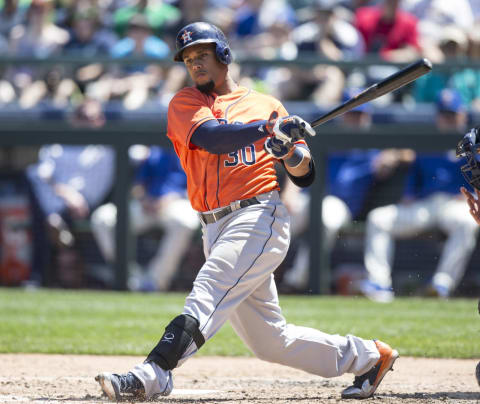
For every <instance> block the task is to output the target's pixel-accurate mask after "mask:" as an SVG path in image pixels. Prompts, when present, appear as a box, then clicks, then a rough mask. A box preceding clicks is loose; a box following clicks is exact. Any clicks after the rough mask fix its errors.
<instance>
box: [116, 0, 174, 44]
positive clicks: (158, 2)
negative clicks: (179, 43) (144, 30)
mask: <svg viewBox="0 0 480 404" xmlns="http://www.w3.org/2000/svg"><path fill="white" fill-rule="evenodd" d="M168 3H169V2H166V1H163V0H129V1H126V2H124V5H123V6H120V7H119V8H118V9H117V10H116V11H115V13H114V15H113V23H114V26H115V30H116V32H117V34H118V35H119V36H121V37H123V36H125V35H126V34H127V31H128V29H129V25H130V21H131V19H132V17H133V16H135V15H137V14H141V15H143V16H144V17H145V19H146V24H147V25H148V27H149V28H150V29H151V31H152V33H153V34H155V35H162V34H164V32H165V31H168V30H169V27H171V26H173V25H175V24H176V23H177V22H178V20H179V19H180V18H181V14H180V11H179V10H178V8H176V7H174V6H172V5H171V4H168ZM174 43H175V42H171V43H170V46H171V45H173V44H174Z"/></svg>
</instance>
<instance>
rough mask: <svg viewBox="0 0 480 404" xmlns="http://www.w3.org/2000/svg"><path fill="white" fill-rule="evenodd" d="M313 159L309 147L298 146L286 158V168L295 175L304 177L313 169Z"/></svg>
mask: <svg viewBox="0 0 480 404" xmlns="http://www.w3.org/2000/svg"><path fill="white" fill-rule="evenodd" d="M311 160H312V156H311V155H310V152H309V151H308V149H306V148H303V147H299V146H297V147H295V149H294V150H293V152H292V154H291V155H290V156H289V157H287V158H285V159H284V162H285V169H286V170H287V171H288V172H289V173H290V174H291V175H293V176H294V177H303V176H305V175H307V174H308V173H309V172H310V170H311V167H310V162H311Z"/></svg>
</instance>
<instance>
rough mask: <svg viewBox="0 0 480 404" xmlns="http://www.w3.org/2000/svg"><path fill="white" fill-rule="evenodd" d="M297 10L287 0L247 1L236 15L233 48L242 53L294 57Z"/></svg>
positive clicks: (257, 55) (263, 56)
mask: <svg viewBox="0 0 480 404" xmlns="http://www.w3.org/2000/svg"><path fill="white" fill-rule="evenodd" d="M295 25H296V15H295V11H294V9H293V8H292V7H291V6H290V5H289V4H288V2H287V1H285V0H246V1H245V2H244V3H243V4H242V6H241V7H240V8H239V9H238V10H237V12H236V13H235V15H234V21H233V26H232V30H233V32H232V35H231V37H232V39H231V42H232V44H234V45H232V47H233V48H235V49H236V53H238V54H239V55H243V56H246V55H248V56H255V57H260V58H270V59H271V58H276V57H277V58H281V59H294V58H295V57H296V56H297V49H296V46H295V44H294V43H293V42H292V41H291V39H290V33H291V32H292V29H293V28H294V27H295Z"/></svg>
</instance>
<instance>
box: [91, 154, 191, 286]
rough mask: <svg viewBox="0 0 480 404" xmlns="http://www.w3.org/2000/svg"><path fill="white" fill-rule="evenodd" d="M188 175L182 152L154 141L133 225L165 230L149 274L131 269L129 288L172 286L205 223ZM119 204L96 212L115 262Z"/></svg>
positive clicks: (141, 171) (103, 246)
mask: <svg viewBox="0 0 480 404" xmlns="http://www.w3.org/2000/svg"><path fill="white" fill-rule="evenodd" d="M186 186H187V179H186V176H185V173H184V171H183V169H182V167H181V165H180V161H179V160H178V157H177V156H176V154H175V153H174V152H173V151H171V150H169V149H164V148H160V147H157V146H152V147H151V148H150V151H149V155H148V157H147V158H146V159H145V160H144V161H143V162H142V163H141V164H140V165H139V166H138V168H137V171H136V176H135V184H134V186H133V189H132V194H133V198H132V200H131V203H130V226H131V230H132V232H133V233H134V234H135V235H138V234H142V233H145V232H147V231H148V230H151V229H153V228H160V229H162V230H163V231H164V234H163V235H162V238H161V240H160V245H159V246H158V249H157V253H156V254H155V256H154V257H153V258H152V259H151V261H150V262H149V263H148V267H147V271H146V274H144V275H143V276H142V275H141V276H140V277H139V276H138V274H131V275H132V276H131V277H130V279H129V287H130V288H131V289H135V290H137V289H139V290H143V291H155V290H157V291H165V290H168V289H169V287H170V285H171V282H172V280H173V278H174V276H175V274H176V271H177V269H178V266H179V264H180V263H181V260H182V258H183V256H184V254H185V252H186V251H187V249H188V246H189V244H190V240H191V237H192V235H193V233H194V232H195V230H196V229H197V228H198V226H199V221H198V217H197V214H196V212H195V211H194V210H193V209H192V208H191V206H190V202H189V201H188V199H187V196H186ZM116 222H117V209H116V206H115V205H114V204H112V203H108V204H105V205H103V206H101V207H99V208H98V209H97V210H96V211H95V212H93V214H92V231H93V234H94V236H95V238H96V240H97V242H98V245H99V247H100V250H101V251H102V253H103V256H104V257H105V259H106V260H107V261H108V262H112V261H113V259H114V256H115V242H114V234H115V226H116Z"/></svg>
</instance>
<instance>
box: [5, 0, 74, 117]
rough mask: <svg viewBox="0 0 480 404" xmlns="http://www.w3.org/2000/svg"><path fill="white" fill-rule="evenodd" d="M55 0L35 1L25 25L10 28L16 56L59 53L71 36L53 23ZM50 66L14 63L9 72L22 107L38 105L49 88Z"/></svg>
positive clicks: (11, 43) (40, 55)
mask: <svg viewBox="0 0 480 404" xmlns="http://www.w3.org/2000/svg"><path fill="white" fill-rule="evenodd" d="M52 13H53V1H52V0H33V1H32V2H31V4H30V7H29V8H28V11H27V19H26V21H25V24H24V25H17V26H15V27H14V28H13V29H12V31H11V35H10V37H11V40H10V48H11V52H12V53H13V54H14V55H15V56H21V57H37V58H46V57H49V56H53V55H55V54H58V53H59V52H60V51H61V49H62V47H63V46H64V45H65V43H66V42H67V41H68V39H69V35H68V32H67V31H65V30H64V29H62V28H60V27H58V26H56V25H55V24H54V23H52ZM47 73H48V68H45V67H35V68H34V67H32V66H25V65H24V66H14V67H12V68H11V69H10V70H9V71H8V72H7V73H6V77H7V80H8V81H10V82H11V83H12V84H13V86H14V89H15V92H16V93H17V94H18V98H19V104H20V106H21V107H22V108H31V107H33V106H35V105H37V104H38V103H39V102H40V101H41V100H42V99H43V98H44V97H45V96H46V95H47V94H48V91H49V88H48V85H47V83H46V81H45V77H46V75H47Z"/></svg>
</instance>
